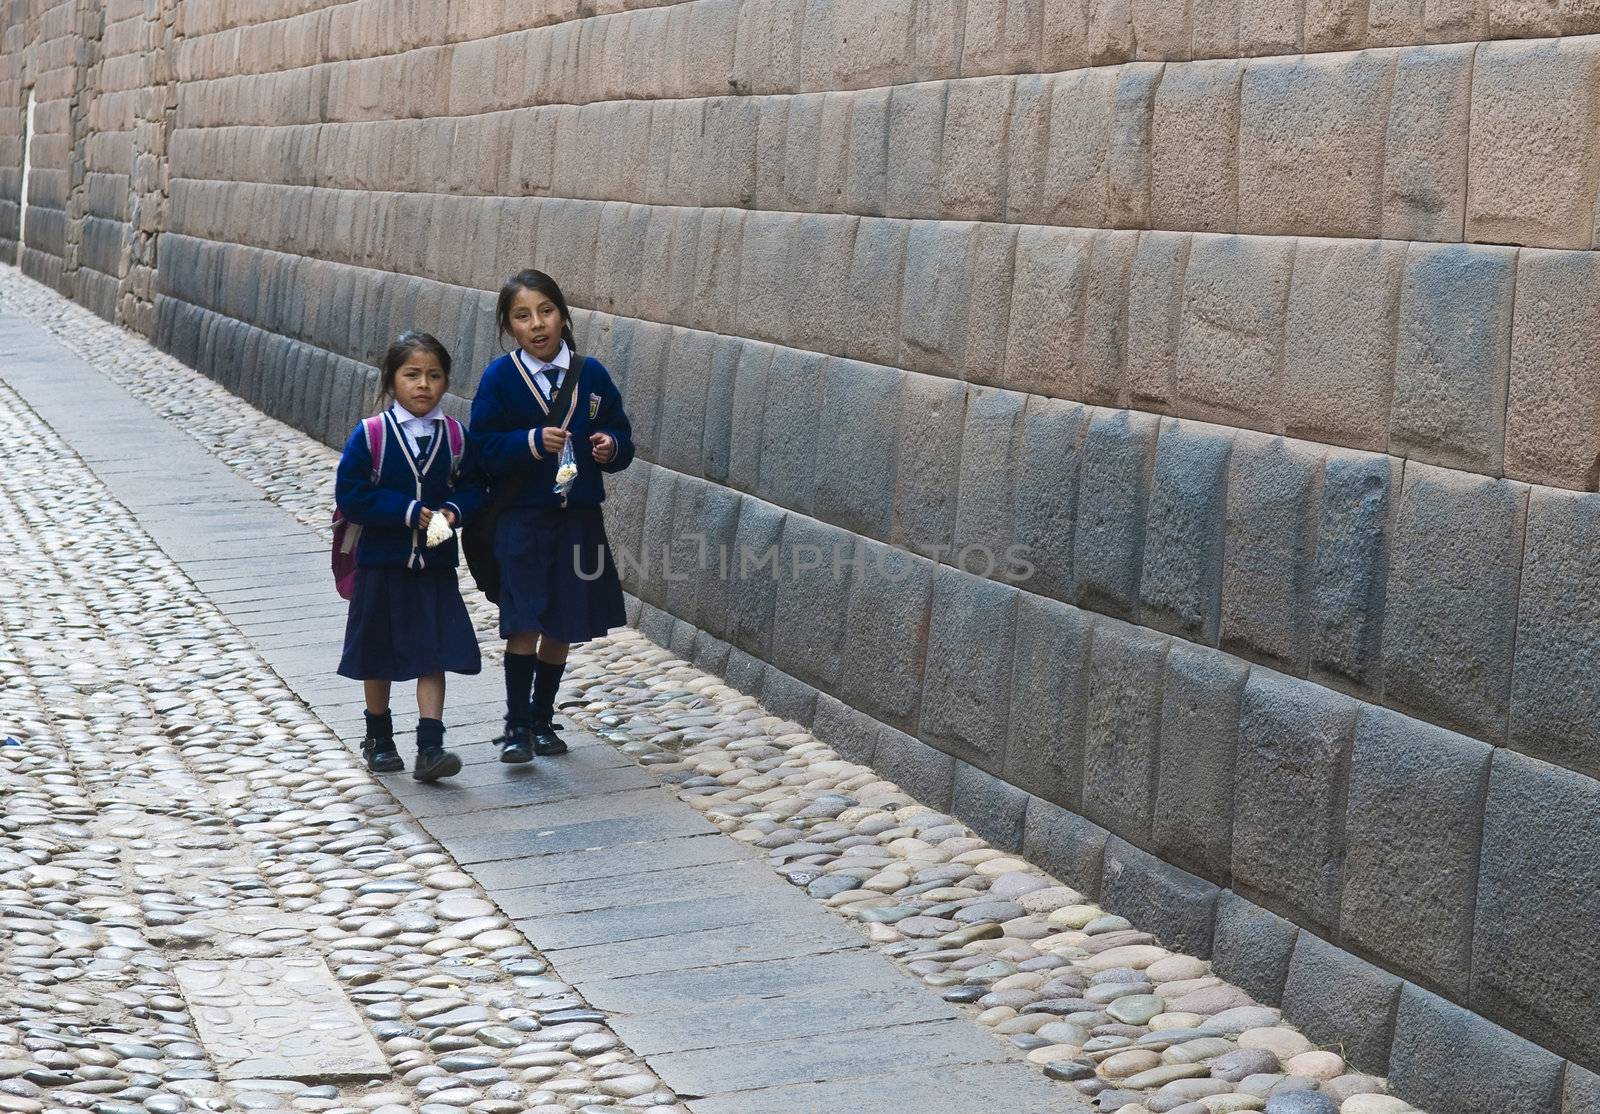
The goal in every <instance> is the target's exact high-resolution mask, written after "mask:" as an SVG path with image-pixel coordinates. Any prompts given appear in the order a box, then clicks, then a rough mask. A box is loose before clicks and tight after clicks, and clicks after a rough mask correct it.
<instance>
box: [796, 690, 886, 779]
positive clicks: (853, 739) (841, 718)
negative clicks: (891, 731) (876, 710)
mask: <svg viewBox="0 0 1600 1114" xmlns="http://www.w3.org/2000/svg"><path fill="white" fill-rule="evenodd" d="M882 728H883V725H882V724H881V723H879V722H878V721H877V720H875V719H873V718H872V717H871V716H869V715H867V714H866V713H865V712H858V711H856V710H855V709H854V708H852V707H850V705H848V704H846V703H844V702H843V701H841V700H839V699H837V698H836V697H832V696H829V695H828V694H827V693H825V692H822V693H818V694H817V710H816V716H815V718H814V719H813V720H812V721H811V733H812V734H813V735H815V736H816V737H817V738H819V739H821V740H822V741H823V742H825V743H827V744H828V745H829V746H830V747H832V748H833V749H834V750H836V751H838V752H839V754H840V755H841V756H842V757H844V758H847V759H849V760H850V761H851V762H860V763H861V764H862V765H871V764H872V756H873V752H874V751H875V750H876V749H877V744H878V735H879V733H880V732H881V730H882Z"/></svg>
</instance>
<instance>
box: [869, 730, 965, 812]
mask: <svg viewBox="0 0 1600 1114" xmlns="http://www.w3.org/2000/svg"><path fill="white" fill-rule="evenodd" d="M872 765H873V768H874V769H875V770H877V771H878V772H879V773H880V774H882V775H883V776H884V777H885V778H887V779H888V780H889V781H892V782H893V783H894V784H896V785H898V786H899V787H900V788H901V789H904V790H905V791H906V792H907V793H910V794H911V795H912V796H913V797H915V798H916V799H917V800H919V801H921V802H922V803H923V804H925V805H927V806H928V807H929V808H937V809H948V808H949V807H950V796H951V793H952V792H953V791H954V786H955V777H956V760H955V757H954V756H953V755H949V754H945V753H944V752H943V751H940V750H935V749H934V748H933V747H930V746H929V745H928V744H927V743H925V742H923V741H922V740H921V739H918V738H916V737H915V736H912V735H907V734H906V733H905V732H904V731H896V730H895V729H894V728H892V727H889V726H886V725H885V726H883V727H881V728H880V730H879V734H878V742H877V745H876V748H875V749H874V750H873V752H872Z"/></svg>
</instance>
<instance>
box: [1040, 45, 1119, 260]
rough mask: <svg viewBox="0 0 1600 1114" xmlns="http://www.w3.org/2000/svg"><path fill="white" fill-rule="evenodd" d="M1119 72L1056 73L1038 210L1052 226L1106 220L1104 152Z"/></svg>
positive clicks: (1097, 224)
mask: <svg viewBox="0 0 1600 1114" xmlns="http://www.w3.org/2000/svg"><path fill="white" fill-rule="evenodd" d="M1115 97H1116V83H1115V71H1113V70H1109V69H1091V70H1079V71H1076V72H1072V73H1064V74H1060V75H1058V76H1057V77H1056V81H1055V90H1054V95H1053V97H1052V100H1051V105H1050V145H1049V153H1048V155H1047V157H1046V159H1045V171H1044V180H1043V182H1042V183H1041V185H1040V188H1039V193H1040V212H1041V216H1042V217H1043V219H1044V220H1045V221H1047V222H1048V223H1050V224H1067V225H1076V226H1079V227H1083V228H1099V227H1101V226H1102V225H1104V224H1105V222H1106V212H1107V204H1108V197H1107V186H1106V150H1107V147H1108V145H1109V143H1110V134H1111V127H1112V120H1113V117H1114V115H1115V107H1116V101H1115Z"/></svg>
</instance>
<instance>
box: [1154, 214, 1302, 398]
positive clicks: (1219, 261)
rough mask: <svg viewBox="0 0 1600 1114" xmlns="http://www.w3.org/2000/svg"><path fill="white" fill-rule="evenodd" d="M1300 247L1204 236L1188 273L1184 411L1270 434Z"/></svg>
mask: <svg viewBox="0 0 1600 1114" xmlns="http://www.w3.org/2000/svg"><path fill="white" fill-rule="evenodd" d="M1293 270H1294V248H1293V242H1292V241H1289V240H1284V239H1275V238H1271V237H1257V236H1204V235H1197V236H1195V237H1194V238H1193V243H1192V244H1191V246H1190V249H1189V262H1188V266H1187V267H1186V268H1185V270H1184V292H1183V326H1182V332H1181V334H1180V339H1179V344H1178V362H1177V390H1178V394H1179V396H1180V397H1181V399H1182V400H1183V406H1182V410H1181V413H1183V414H1184V415H1185V416H1190V417H1196V418H1204V419H1206V420H1207V421H1215V422H1226V423H1228V424H1233V425H1243V426H1249V427H1250V428H1253V429H1270V428H1272V427H1273V425H1274V424H1275V419H1276V410H1277V401H1276V399H1277V393H1278V389H1277V384H1278V379H1279V369H1280V366H1281V364H1282V356H1283V329H1284V322H1283V305H1284V299H1285V298H1286V297H1287V295H1288V291H1289V280H1290V275H1291V273H1292V272H1293Z"/></svg>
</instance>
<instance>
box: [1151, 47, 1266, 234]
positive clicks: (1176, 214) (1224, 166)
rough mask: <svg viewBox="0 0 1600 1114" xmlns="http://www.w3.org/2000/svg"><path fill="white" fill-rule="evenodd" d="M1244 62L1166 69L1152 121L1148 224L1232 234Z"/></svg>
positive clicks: (1235, 215) (1236, 201) (1236, 205)
mask: <svg viewBox="0 0 1600 1114" xmlns="http://www.w3.org/2000/svg"><path fill="white" fill-rule="evenodd" d="M1243 76H1244V66H1243V64H1242V63H1239V62H1234V61H1218V62H1192V63H1190V64H1188V65H1178V66H1168V67H1167V71H1166V75H1165V76H1164V77H1163V78H1162V79H1161V87H1160V89H1159V90H1158V92H1157V93H1156V99H1155V116H1154V120H1153V122H1152V155H1151V198H1150V223H1151V224H1152V225H1153V226H1155V227H1156V228H1182V229H1193V230H1195V231H1199V232H1233V231H1235V229H1236V228H1237V222H1238V217H1239V159H1238V152H1239V84H1240V81H1241V80H1242V79H1243Z"/></svg>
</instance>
